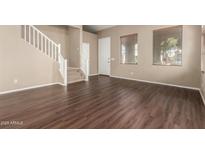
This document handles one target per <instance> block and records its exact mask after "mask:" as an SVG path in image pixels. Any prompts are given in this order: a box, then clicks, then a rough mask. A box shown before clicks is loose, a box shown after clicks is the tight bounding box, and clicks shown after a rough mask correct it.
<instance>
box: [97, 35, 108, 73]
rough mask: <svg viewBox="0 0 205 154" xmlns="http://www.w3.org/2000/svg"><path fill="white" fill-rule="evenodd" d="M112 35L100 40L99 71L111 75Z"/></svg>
mask: <svg viewBox="0 0 205 154" xmlns="http://www.w3.org/2000/svg"><path fill="white" fill-rule="evenodd" d="M110 44H111V39H110V37H106V38H101V39H99V40H98V73H99V74H103V75H110Z"/></svg>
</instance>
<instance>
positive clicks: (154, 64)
mask: <svg viewBox="0 0 205 154" xmlns="http://www.w3.org/2000/svg"><path fill="white" fill-rule="evenodd" d="M174 27H181V28H182V31H181V37H182V41H181V42H182V49H181V50H182V59H181V65H176V64H172V65H165V64H156V63H154V31H158V30H164V29H169V28H174ZM183 31H184V27H183V25H176V26H167V27H161V28H156V29H153V30H152V66H177V67H183Z"/></svg>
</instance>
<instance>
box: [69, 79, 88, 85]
mask: <svg viewBox="0 0 205 154" xmlns="http://www.w3.org/2000/svg"><path fill="white" fill-rule="evenodd" d="M81 81H86V80H85V79H80V80H75V81H70V82H68V84H71V83H76V82H81Z"/></svg>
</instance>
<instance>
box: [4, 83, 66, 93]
mask: <svg viewBox="0 0 205 154" xmlns="http://www.w3.org/2000/svg"><path fill="white" fill-rule="evenodd" d="M52 85H61V86H64V85H63V84H62V83H60V82H54V83H48V84H41V85H35V86H30V87H25V88H19V89H14V90H8V91H3V92H0V95H3V94H8V93H14V92H19V91H25V90H29V89H35V88H42V87H46V86H52Z"/></svg>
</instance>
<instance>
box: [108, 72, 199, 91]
mask: <svg viewBox="0 0 205 154" xmlns="http://www.w3.org/2000/svg"><path fill="white" fill-rule="evenodd" d="M110 77H113V78H119V79H125V80H133V81H139V82H146V83H153V84H160V85H165V86H172V87H179V88H186V89H192V90H200V89H199V88H196V87H189V86H181V85H175V84H169V83H162V82H155V81H148V80H140V79H133V78H126V77H120V76H115V75H111V76H110Z"/></svg>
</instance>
